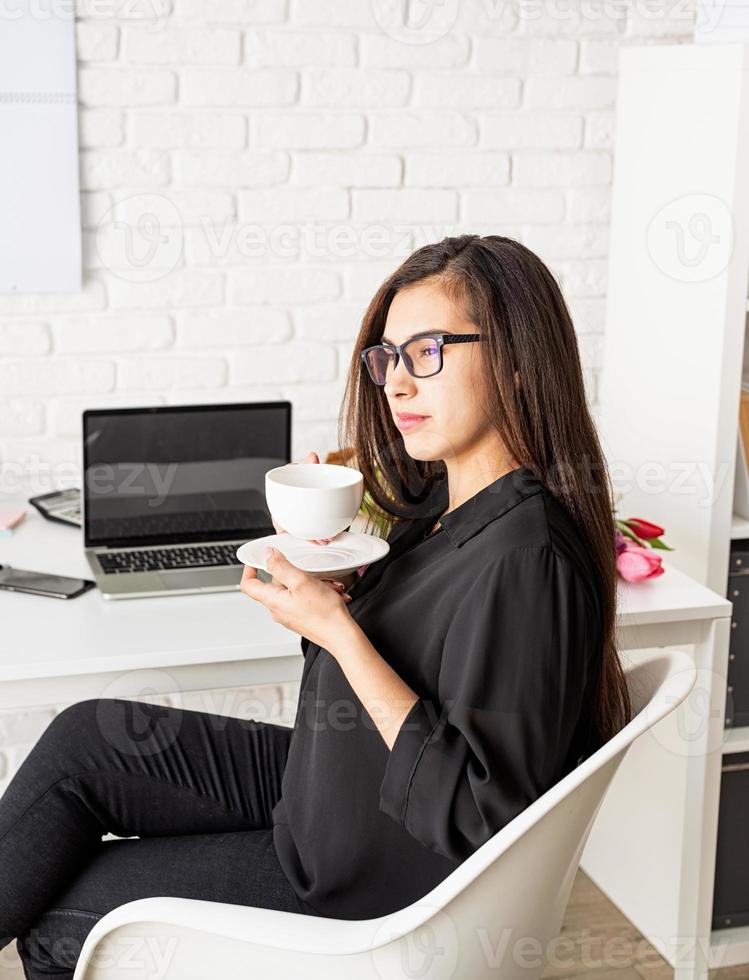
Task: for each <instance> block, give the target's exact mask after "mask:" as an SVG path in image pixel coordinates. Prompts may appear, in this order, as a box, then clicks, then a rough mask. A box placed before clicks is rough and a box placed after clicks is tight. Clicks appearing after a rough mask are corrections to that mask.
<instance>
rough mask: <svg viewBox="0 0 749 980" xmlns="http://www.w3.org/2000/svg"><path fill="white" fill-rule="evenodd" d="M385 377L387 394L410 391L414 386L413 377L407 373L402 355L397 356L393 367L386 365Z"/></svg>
mask: <svg viewBox="0 0 749 980" xmlns="http://www.w3.org/2000/svg"><path fill="white" fill-rule="evenodd" d="M386 379H387V380H386V382H385V392H386V393H387V394H388V395H394V394H395V393H396V392H397V391H411V390H413V388H414V378H413V376H412V375H411V374H409V373H408V370H407V368H406V365H405V364H404V363H403V358H402V357H399V358H398V363H397V365H396V366H395V367H392V365H388V369H387V374H386Z"/></svg>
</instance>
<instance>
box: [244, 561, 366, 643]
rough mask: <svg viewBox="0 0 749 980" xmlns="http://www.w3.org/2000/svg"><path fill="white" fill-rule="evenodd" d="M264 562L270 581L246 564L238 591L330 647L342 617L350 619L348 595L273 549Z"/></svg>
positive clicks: (275, 617)
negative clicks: (259, 576)
mask: <svg viewBox="0 0 749 980" xmlns="http://www.w3.org/2000/svg"><path fill="white" fill-rule="evenodd" d="M266 565H267V568H268V571H269V572H270V574H271V575H272V576H273V581H272V582H262V581H261V580H260V579H259V578H258V576H257V569H256V568H252V567H251V566H249V565H247V566H245V569H244V572H243V573H242V581H241V583H240V586H239V588H240V591H241V592H243V593H244V594H245V595H246V596H248V597H249V598H250V599H254V600H255V601H256V602H260V603H261V604H262V605H264V606H265V608H266V609H267V610H268V611H269V612H270V614H271V618H272V619H273V621H274V622H276V623H280V624H281V625H282V626H285V627H286V628H287V629H290V630H293V631H294V632H295V633H298V634H299V635H300V636H306V637H307V639H309V640H311V641H312V642H313V643H316V644H317V645H318V646H320V647H323V648H325V649H330V646H331V644H332V643H333V640H334V639H335V636H336V633H337V632H338V631H339V630H340V628H341V623H342V620H343V618H344V617H346V618H347V619H349V620H350V619H351V614H350V613H349V612H348V608H347V606H346V601H345V600H347V599H348V596H341V595H339V594H338V591H337V590H336V589H335V588H331V585H332V584H333V583H330V582H323V581H320V580H319V579H316V578H315V577H314V576H313V575H308V574H307V572H303V571H302V569H301V568H297V566H296V565H292V564H291V562H290V561H289V560H288V559H287V558H286V557H285V556H284V555H282V554H281V553H280V552H279V551H276V550H275V549H273V554H272V555H271V556H270V557H269V558H268V559H267V561H266Z"/></svg>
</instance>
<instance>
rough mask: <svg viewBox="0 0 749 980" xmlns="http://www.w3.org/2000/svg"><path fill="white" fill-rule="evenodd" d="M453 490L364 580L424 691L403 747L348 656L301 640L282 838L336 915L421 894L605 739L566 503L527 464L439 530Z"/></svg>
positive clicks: (294, 869) (353, 606)
mask: <svg viewBox="0 0 749 980" xmlns="http://www.w3.org/2000/svg"><path fill="white" fill-rule="evenodd" d="M440 486H441V490H438V491H436V492H435V494H434V495H433V500H432V501H431V502H430V504H429V505H426V506H424V507H423V508H422V511H421V516H418V517H415V518H412V519H409V520H403V521H400V522H399V523H397V524H396V525H395V526H394V528H393V529H392V531H391V533H390V535H389V536H388V541H389V543H390V551H389V553H388V554H387V555H386V556H385V557H384V558H383V559H382V560H380V561H378V562H374V563H373V564H372V565H370V566H369V567H368V568H367V570H366V571H365V572H364V574H363V575H362V577H361V578H360V579H359V581H358V582H356V583H355V584H354V585H353V587H352V588H351V590H350V594H351V596H352V600H351V602H349V604H348V610H349V612H350V614H351V615H352V616H353V617H354V619H355V620H356V621H357V622H358V623H359V625H360V626H361V628H362V630H363V631H364V633H365V634H366V635H367V637H368V638H369V640H370V642H371V643H372V645H373V646H374V648H375V649H376V650H377V652H378V653H379V654H380V656H382V657H383V658H384V659H385V660H386V661H387V662H388V663H389V664H390V665H391V666H392V667H393V669H394V670H395V671H396V672H397V673H398V675H399V676H400V677H401V678H402V679H403V680H404V681H405V682H406V683H407V684H408V685H409V687H411V688H412V690H413V691H414V692H415V693H416V694H417V695H418V696H419V700H418V701H417V702H416V703H415V704H414V705H413V707H412V708H411V710H410V711H409V713H408V715H407V716H406V717H405V719H404V721H403V724H402V726H401V728H400V730H399V732H398V736H397V738H396V740H395V743H394V744H393V748H392V750H390V749H388V747H387V744H386V743H385V741H384V739H383V738H382V736H381V735H380V733H379V730H378V728H377V726H376V724H375V723H374V720H373V719H372V718H371V717H370V715H369V714H368V712H367V711H366V709H365V708H364V706H363V705H362V703H361V701H359V699H358V697H357V696H356V694H355V693H354V690H353V688H352V687H351V686H350V684H349V683H348V681H347V679H346V675H345V674H344V672H343V669H342V668H341V667H340V665H339V664H338V661H337V660H336V659H335V658H334V657H333V656H332V655H331V654H330V653H329V652H328V651H327V650H325V649H322V648H321V647H319V646H317V645H316V644H313V643H311V642H310V641H309V640H308V639H306V638H304V637H303V638H302V650H303V652H304V655H305V662H304V667H303V671H302V679H301V687H300V692H299V701H298V704H297V713H296V718H295V722H294V730H293V733H292V737H291V742H290V747H289V754H288V759H287V763H286V768H285V770H284V774H283V780H282V796H281V799H280V800H279V801H278V803H277V805H276V806H275V808H274V810H273V840H274V843H275V846H276V850H277V853H278V857H279V860H280V862H281V865H282V867H283V870H284V872H285V874H286V875H287V877H288V878H289V880H290V882H291V884H292V886H293V888H294V889H295V891H296V892H297V894H298V895H299V896H300V897H301V898H302V899H303V900H304V901H305V902H307V903H308V904H310V905H311V906H312V907H313V908H314V909H316V910H317V911H318V912H319V913H320V914H321V915H326V916H330V917H333V918H344V919H365V918H371V917H376V916H379V915H384V914H386V913H388V912H393V911H395V910H397V909H401V908H404V907H405V906H406V905H409V904H411V903H412V902H415V901H417V900H418V899H419V898H421V897H423V896H424V895H425V894H427V892H429V891H431V889H432V888H434V887H435V886H436V885H437V884H438V883H439V882H440V881H442V880H443V879H444V878H445V877H446V876H447V875H449V874H450V873H451V872H452V871H453V870H454V869H455V868H456V867H458V865H459V864H460V863H461V862H462V861H464V860H465V859H466V858H467V857H468V856H469V855H470V854H471V853H472V852H473V851H474V850H476V849H477V848H478V847H480V846H481V845H482V844H484V843H485V842H486V841H487V840H489V838H490V837H492V836H493V835H494V834H496V833H497V831H498V830H500V829H501V828H502V827H503V826H504V825H505V824H506V823H507V822H508V821H510V820H512V818H513V817H514V816H516V815H517V814H518V813H520V812H521V811H522V810H523V809H525V807H527V806H528V805H529V804H530V803H532V802H533V801H534V800H535V799H537V798H538V797H539V796H540V795H541V794H543V793H544V792H545V790H547V789H548V788H549V787H550V786H552V785H553V784H554V783H556V782H557V781H558V780H559V779H560V778H561V777H562V776H563V775H565V774H566V773H567V772H569V771H570V770H571V769H573V768H574V767H575V765H577V763H578V762H579V761H580V760H581V759H582V758H584V757H586V756H587V755H588V754H589V753H590V752H591V751H593V749H595V748H597V745H595V744H594V743H593V738H592V735H591V732H592V731H593V729H592V728H591V727H590V724H591V718H592V695H593V688H594V682H595V679H596V671H597V669H598V666H599V663H600V655H601V639H600V594H599V589H598V580H597V577H596V575H595V572H594V570H593V567H592V564H591V556H590V554H589V552H588V550H587V549H586V546H585V544H584V542H583V540H582V537H581V535H580V534H579V532H578V531H577V530H576V528H575V526H574V523H573V522H572V520H571V519H570V517H569V515H568V514H567V511H566V510H565V508H564V507H563V506H562V505H561V504H560V503H559V502H558V501H557V500H556V499H555V498H554V497H553V496H552V495H551V494H550V493H549V491H548V490H547V489H546V488H545V487H544V486H543V485H542V484H540V483H539V482H538V481H537V480H536V478H535V477H534V476H533V474H532V473H531V472H530V470H528V469H527V468H526V467H524V466H521V467H520V468H518V469H515V470H512V471H511V472H510V473H506V474H505V475H504V476H501V477H500V478H499V479H498V480H496V481H495V482H494V483H492V484H490V485H489V486H487V487H485V488H484V489H483V490H481V491H480V492H479V493H477V494H476V495H475V496H473V497H472V498H470V499H469V500H467V501H465V502H464V503H463V504H461V505H460V506H459V507H456V508H455V509H454V510H452V511H450V512H448V513H445V514H444V515H443V516H442V518H441V529H440V530H438V531H436V532H434V533H432V534H428V532H429V531H430V530H431V528H432V527H433V526H434V524H435V521H436V519H437V518H438V517H439V515H440V514H442V513H443V511H445V510H446V508H447V506H448V492H447V486H446V484H444V483H442V484H441V485H440ZM612 546H613V543H612Z"/></svg>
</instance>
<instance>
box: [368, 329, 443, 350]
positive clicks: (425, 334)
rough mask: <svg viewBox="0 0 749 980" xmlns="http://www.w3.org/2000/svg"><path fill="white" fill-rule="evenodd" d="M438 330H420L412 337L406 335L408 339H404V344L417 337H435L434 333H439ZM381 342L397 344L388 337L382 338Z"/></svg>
mask: <svg viewBox="0 0 749 980" xmlns="http://www.w3.org/2000/svg"><path fill="white" fill-rule="evenodd" d="M438 332H439V331H434V330H421V331H419V333H412V334H411V336H410V337H406V339H405V340H404V341H403V343H404V344H407V343H408V341H409V340H416V338H417V337H433V336H434V334H435V333H438ZM380 343H381V344H393V346H395V342H394V341H392V340H388V339H387V337H383V338H382V340H381V341H380Z"/></svg>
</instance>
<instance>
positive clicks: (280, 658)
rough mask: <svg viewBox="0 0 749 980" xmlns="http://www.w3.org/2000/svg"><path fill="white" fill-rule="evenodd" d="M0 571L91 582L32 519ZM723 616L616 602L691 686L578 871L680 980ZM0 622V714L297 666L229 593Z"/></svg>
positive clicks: (721, 606)
mask: <svg viewBox="0 0 749 980" xmlns="http://www.w3.org/2000/svg"><path fill="white" fill-rule="evenodd" d="M4 562H7V563H10V564H12V565H16V566H17V567H19V568H30V569H39V570H42V571H49V572H57V573H61V574H68V575H79V576H81V575H83V576H86V577H90V576H89V573H88V569H87V565H86V562H85V559H84V557H83V553H82V545H81V537H80V533H79V532H78V531H77V530H76V529H74V528H68V527H64V526H60V525H56V524H52V523H50V522H48V521H45V520H43V519H42V518H41V517H40V516H39V515H38V514H36V513H35V512H34V513H31V514H29V516H28V517H27V519H26V521H25V522H24V525H22V526H21V527H19V528H18V529H17V531H16V532H15V534H14V535H13V537H12V538H10V539H4V538H0V563H4ZM730 615H731V603H730V602H728V600H727V599H725V598H722V597H721V596H719V595H716V594H715V593H714V592H711V591H710V590H708V589H706V588H704V587H703V586H701V585H699V584H698V583H696V582H694V581H693V580H692V579H690V578H688V577H687V576H686V575H684V574H682V573H681V572H679V571H678V570H677V569H675V568H669V569H668V571H667V572H666V574H665V575H663V576H661V577H659V578H658V579H653V580H651V581H649V582H645V583H641V584H639V585H636V586H628V585H626V584H625V583H621V586H620V599H619V618H618V623H619V645H620V647H621V648H622V649H623V650H626V651H636V650H641V649H644V648H650V647H656V646H683V647H686V648H687V651H688V650H689V647H690V646H691V647H693V655H694V659H695V662H696V663H697V666H698V667H699V668H700V677H699V679H698V682H697V688H696V689H695V692H693V695H692V696H691V697H690V699H689V700H688V702H686V703H685V704H684V705H682V706H681V707H680V708H679V709H678V710H677V711H676V712H674V714H673V715H672V716H671V717H670V718H667V719H664V721H663V722H662V723H660V724H659V726H657V728H656V729H654V730H653V733H652V734H649V735H647V736H644V737H643V738H641V739H640V740H639V741H638V742H637V743H635V745H634V746H633V748H632V749H631V750H630V753H629V755H628V756H627V758H626V759H625V761H624V763H623V765H622V767H621V769H620V770H619V772H618V773H617V776H616V777H615V779H614V782H613V784H612V786H611V790H610V791H609V794H608V796H607V798H606V800H605V802H604V805H603V807H602V809H601V811H600V814H599V817H598V820H597V822H596V824H595V826H594V829H593V832H592V833H591V837H590V840H589V843H588V846H587V847H586V850H585V852H584V855H583V868H584V869H585V871H586V872H587V873H588V874H589V875H590V876H591V877H592V878H593V879H594V880H595V881H596V882H597V884H598V885H599V886H600V887H601V888H602V889H603V890H604V891H605V892H606V893H607V894H608V895H609V896H610V897H611V898H612V900H613V901H614V902H615V903H616V904H617V905H618V906H619V907H620V908H621V909H622V911H623V912H624V913H625V915H627V916H628V918H629V919H630V920H631V921H632V922H633V923H634V924H635V925H636V926H637V928H638V929H639V930H640V931H641V932H642V933H643V934H644V935H645V936H647V937H648V939H649V940H650V941H651V942H652V943H653V944H654V945H655V946H656V947H657V948H658V949H659V950H661V951H662V952H663V954H664V955H665V956H666V957H667V958H668V959H669V960H670V961H671V962H672V963H675V961H676V959H677V958H678V957H680V956H681V958H682V965H681V966H679V967H678V969H677V973H676V976H677V978H678V980H697V978H699V980H703V978H705V977H706V976H707V974H706V973H705V972H704V959H705V958H706V957H707V952H706V951H705V950H706V949H707V947H705V948H704V949H703V953H704V956H703V958H702V959H701V958H700V956H699V955H698V956H697V957H696V958H695V957H694V956H693V955H692V950H691V947H693V946H694V943H695V939H696V941H697V943H698V944H699V943H700V942H702V943H703V946H704V944H709V941H710V918H711V905H712V889H713V875H714V861H715V841H716V833H717V818H718V792H719V785H720V765H721V748H722V744H723V740H724V731H723V717H724V708H725V688H726V672H727V656H728V637H729V628H730ZM0 616H1V621H2V625H3V638H4V642H3V644H2V649H1V652H0V708H12V707H16V706H21V705H31V704H49V703H54V702H63V701H74V700H81V699H83V698H86V697H99V696H123V697H127V696H137V695H139V694H142V693H143V692H144V689H145V690H147V691H148V693H151V692H158V693H170V692H175V691H186V690H204V689H210V688H211V687H235V686H246V685H252V684H263V683H279V682H284V681H290V680H298V679H299V677H300V676H301V669H302V665H303V658H302V655H301V648H300V642H299V637H298V636H297V635H296V634H295V633H293V632H291V631H289V630H287V629H285V628H284V627H282V626H280V625H279V624H278V623H274V622H273V620H272V619H271V618H270V616H269V615H268V614H267V613H266V612H265V610H264V609H263V608H262V607H261V606H259V605H258V604H256V603H253V602H250V601H249V600H248V599H246V598H245V597H244V596H242V595H241V594H240V593H239V592H237V593H216V594H213V595H197V596H174V597H170V598H163V599H128V600H121V601H114V602H112V601H107V600H105V599H103V598H102V597H101V594H100V593H99V592H98V590H96V591H92V592H89V593H87V594H85V595H83V596H81V597H79V598H77V599H73V600H69V601H62V600H56V599H44V598H40V597H38V596H27V595H18V594H12V593H5V594H4V593H2V592H0ZM636 656H637V655H636V654H634V655H633V656H632V657H630V659H636ZM695 719H696V721H697V725H696V726H695ZM680 725H681V726H682V732H683V731H686V733H687V736H688V737H686V738H685V737H683V735H680V734H679V732H680V729H679V726H680ZM685 945H686V947H688V948H686V950H685ZM690 956H691V957H692V959H691V962H690ZM746 958H747V959H749V955H748V956H747V957H746ZM725 962H728V960H725ZM615 965H616V964H615Z"/></svg>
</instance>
